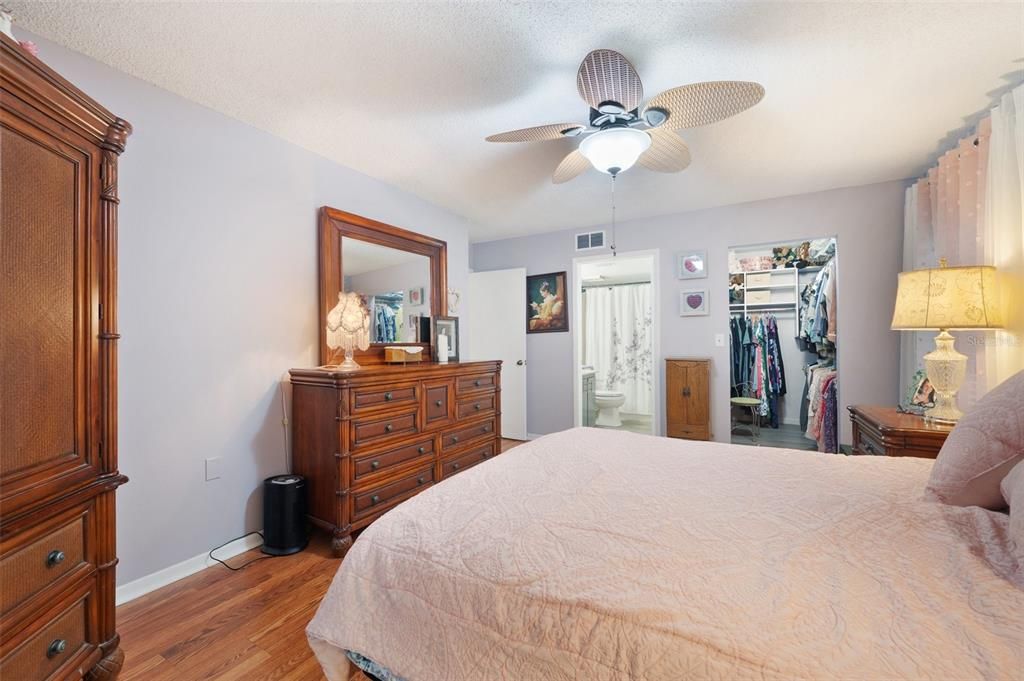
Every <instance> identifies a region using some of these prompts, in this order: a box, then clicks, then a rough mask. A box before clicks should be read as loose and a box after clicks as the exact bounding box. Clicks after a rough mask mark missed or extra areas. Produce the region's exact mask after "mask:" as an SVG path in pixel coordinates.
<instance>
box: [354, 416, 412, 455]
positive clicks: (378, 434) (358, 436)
mask: <svg viewBox="0 0 1024 681" xmlns="http://www.w3.org/2000/svg"><path fill="white" fill-rule="evenodd" d="M417 432H419V428H418V427H417V425H416V412H415V411H407V412H405V413H402V414H388V415H387V416H374V417H372V418H365V417H364V418H361V419H353V420H352V449H359V448H362V447H365V446H366V445H367V444H369V443H372V442H376V441H377V440H383V439H384V438H388V437H395V436H397V435H409V434H413V433H417Z"/></svg>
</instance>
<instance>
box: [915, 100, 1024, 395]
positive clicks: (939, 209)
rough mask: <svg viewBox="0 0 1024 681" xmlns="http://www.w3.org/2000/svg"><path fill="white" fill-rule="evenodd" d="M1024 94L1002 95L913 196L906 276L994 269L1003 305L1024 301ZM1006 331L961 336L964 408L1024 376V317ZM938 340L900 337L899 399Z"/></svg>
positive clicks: (1014, 314) (926, 335)
mask: <svg viewBox="0 0 1024 681" xmlns="http://www.w3.org/2000/svg"><path fill="white" fill-rule="evenodd" d="M1022 159H1024V86H1018V87H1017V88H1015V89H1013V90H1012V91H1010V92H1008V93H1006V94H1005V95H1003V97H1002V98H1001V99H1000V102H999V106H997V107H996V108H995V109H993V111H992V115H991V116H989V117H986V118H984V119H983V120H982V121H981V122H980V123H979V124H978V128H977V131H976V132H975V134H973V135H969V136H968V137H966V138H964V139H962V140H960V142H959V144H957V146H956V147H955V148H954V149H951V150H950V151H948V152H946V153H945V154H943V156H942V157H941V158H940V159H939V163H938V165H936V166H935V167H933V168H931V169H930V170H929V171H928V173H927V174H926V175H925V177H923V178H921V179H920V180H918V181H917V182H915V183H914V184H913V186H911V187H910V188H908V189H907V192H906V200H905V203H904V233H903V269H904V271H909V270H916V269H922V268H926V267H937V266H938V261H939V258H940V257H945V258H947V259H948V260H949V264H950V265H995V266H996V267H997V268H999V271H1000V273H1001V275H1002V281H1001V282H1000V283H1001V284H1002V293H1003V299H1004V300H1003V302H1004V305H1005V304H1006V303H1007V302H1009V301H1019V300H1020V296H1021V295H1022V294H1024V286H1022V283H1024V221H1022V217H1021V216H1022V212H1021V197H1022V194H1024V190H1022V187H1024V160H1022ZM1005 306H1006V308H1007V311H1008V313H1009V314H1008V317H1009V319H1008V323H1007V329H1006V330H1005V331H998V332H984V331H957V332H953V333H954V335H955V336H956V337H957V343H956V347H957V349H958V350H959V351H960V352H962V353H964V354H965V355H967V362H968V363H967V377H966V378H965V380H964V384H963V387H962V388H961V390H960V394H959V402H960V407H961V408H963V409H967V408H969V407H970V406H971V405H972V404H974V403H975V402H976V401H977V400H978V398H980V397H981V396H982V395H984V394H985V393H986V392H988V391H989V390H991V389H992V388H993V387H995V386H996V385H998V384H999V383H1000V382H1002V381H1003V380H1005V379H1006V378H1008V377H1009V376H1011V375H1012V374H1013V373H1015V372H1016V371H1019V370H1021V369H1022V368H1024V314H1022V313H1021V311H1020V310H1021V306H1020V305H1019V304H1016V305H1014V304H1009V305H1005ZM934 336H935V332H916V333H911V332H901V336H900V398H901V399H902V398H903V397H904V396H905V395H906V391H907V387H908V384H909V381H910V378H911V377H912V376H913V374H914V372H915V371H917V370H918V369H920V368H922V367H923V362H922V359H921V358H922V357H923V356H924V355H925V353H927V352H930V351H931V350H932V349H933V348H934V341H933V338H934Z"/></svg>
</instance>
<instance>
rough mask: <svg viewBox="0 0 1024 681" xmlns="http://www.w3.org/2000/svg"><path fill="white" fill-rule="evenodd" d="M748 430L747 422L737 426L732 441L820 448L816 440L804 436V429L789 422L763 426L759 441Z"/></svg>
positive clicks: (798, 447) (772, 445)
mask: <svg viewBox="0 0 1024 681" xmlns="http://www.w3.org/2000/svg"><path fill="white" fill-rule="evenodd" d="M748 430H749V426H747V425H746V424H741V425H739V426H737V428H736V431H735V432H733V434H732V443H733V444H734V445H754V446H758V447H785V448H786V449H808V450H812V451H816V450H817V449H818V445H817V443H816V442H815V441H814V440H810V439H808V438H806V437H804V431H803V430H801V428H800V426H793V425H789V424H788V423H781V424H779V427H778V428H772V427H771V426H761V437H759V438H758V440H757V442H754V439H753V438H752V437H751V436H750V434H749V432H748Z"/></svg>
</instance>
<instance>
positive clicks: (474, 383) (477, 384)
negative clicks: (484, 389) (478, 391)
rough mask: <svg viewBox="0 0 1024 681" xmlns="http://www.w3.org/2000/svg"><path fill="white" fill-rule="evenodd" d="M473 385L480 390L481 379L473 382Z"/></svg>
mask: <svg viewBox="0 0 1024 681" xmlns="http://www.w3.org/2000/svg"><path fill="white" fill-rule="evenodd" d="M473 385H475V386H476V387H477V388H479V387H480V379H479V378H478V379H476V380H475V381H473Z"/></svg>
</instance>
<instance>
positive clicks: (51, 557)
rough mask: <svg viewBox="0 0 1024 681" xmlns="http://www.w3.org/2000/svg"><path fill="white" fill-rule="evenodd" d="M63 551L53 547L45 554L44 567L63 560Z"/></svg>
mask: <svg viewBox="0 0 1024 681" xmlns="http://www.w3.org/2000/svg"><path fill="white" fill-rule="evenodd" d="M64 558H65V556H64V552H63V551H59V550H57V549H54V550H53V551H50V552H49V553H48V554H46V567H48V568H52V567H55V566H57V565H60V564H61V563H63V562H64Z"/></svg>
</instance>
